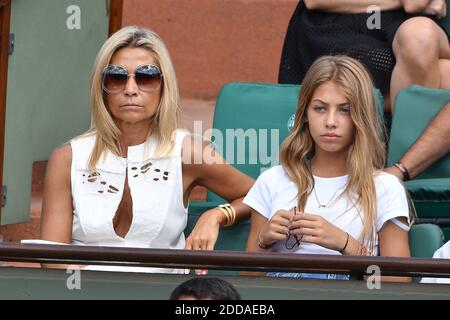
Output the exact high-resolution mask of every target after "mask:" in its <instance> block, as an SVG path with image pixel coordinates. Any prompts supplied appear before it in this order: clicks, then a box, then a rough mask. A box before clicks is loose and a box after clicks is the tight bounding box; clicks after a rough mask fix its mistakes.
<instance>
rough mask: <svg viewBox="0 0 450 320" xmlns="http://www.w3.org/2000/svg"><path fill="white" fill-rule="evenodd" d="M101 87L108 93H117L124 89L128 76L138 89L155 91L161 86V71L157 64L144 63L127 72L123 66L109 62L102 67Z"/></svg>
mask: <svg viewBox="0 0 450 320" xmlns="http://www.w3.org/2000/svg"><path fill="white" fill-rule="evenodd" d="M102 74H103V79H102V87H103V90H105V91H106V92H108V93H118V92H121V91H123V90H124V89H125V86H126V85H127V82H128V77H134V80H135V81H136V84H137V86H138V88H139V90H142V91H145V92H155V91H158V90H159V88H160V87H161V78H162V73H161V69H160V68H159V67H158V66H155V65H153V64H146V65H142V66H139V67H137V68H136V70H135V71H134V73H128V70H127V69H126V68H125V67H122V66H119V65H115V64H110V65H108V66H106V67H105V69H103V73H102Z"/></svg>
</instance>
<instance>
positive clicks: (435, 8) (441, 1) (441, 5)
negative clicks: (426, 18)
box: [422, 0, 447, 19]
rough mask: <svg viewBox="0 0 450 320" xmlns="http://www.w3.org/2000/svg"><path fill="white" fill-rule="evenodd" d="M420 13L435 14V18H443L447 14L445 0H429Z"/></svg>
mask: <svg viewBox="0 0 450 320" xmlns="http://www.w3.org/2000/svg"><path fill="white" fill-rule="evenodd" d="M422 13H424V14H426V15H431V16H435V17H436V18H437V19H442V18H445V17H446V16H447V1H446V0H431V2H430V3H429V4H428V6H427V7H426V8H425V10H424V11H423V12H422Z"/></svg>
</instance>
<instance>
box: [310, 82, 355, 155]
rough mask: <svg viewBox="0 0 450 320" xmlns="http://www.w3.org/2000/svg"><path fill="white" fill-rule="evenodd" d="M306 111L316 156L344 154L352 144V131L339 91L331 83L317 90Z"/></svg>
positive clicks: (352, 126) (345, 100) (342, 92)
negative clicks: (319, 153) (318, 154)
mask: <svg viewBox="0 0 450 320" xmlns="http://www.w3.org/2000/svg"><path fill="white" fill-rule="evenodd" d="M307 108H308V109H307V121H308V124H309V131H310V133H311V136H312V138H313V140H314V142H315V148H316V153H317V152H321V151H323V152H326V153H342V152H347V151H348V149H349V148H350V146H351V144H352V143H353V138H354V135H355V127H354V124H353V121H352V118H351V117H350V105H349V101H348V100H347V98H346V97H345V95H344V91H343V90H342V89H341V87H340V86H338V85H337V84H336V83H335V82H333V81H327V82H325V83H323V84H322V85H320V86H318V87H317V88H316V90H315V91H314V94H313V96H312V98H311V101H310V103H309V105H308V107H307Z"/></svg>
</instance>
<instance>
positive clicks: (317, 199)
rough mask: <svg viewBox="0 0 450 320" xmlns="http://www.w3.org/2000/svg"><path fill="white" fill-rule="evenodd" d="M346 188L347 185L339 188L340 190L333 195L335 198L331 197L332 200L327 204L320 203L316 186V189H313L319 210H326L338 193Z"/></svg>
mask: <svg viewBox="0 0 450 320" xmlns="http://www.w3.org/2000/svg"><path fill="white" fill-rule="evenodd" d="M345 186H346V184H344V185H343V186H342V187H340V188H338V189H337V190H336V191H335V192H334V193H333V196H332V197H331V199H330V200H329V201H328V202H327V203H326V204H322V203H320V201H319V198H318V197H317V193H316V186H314V188H313V191H314V196H315V197H316V201H317V204H318V205H319V209H320V208H326V207H327V206H328V205H329V204H330V203H331V201H333V199H334V196H335V195H336V193H337V192H338V191H339V190H341V189H342V188H344V187H345Z"/></svg>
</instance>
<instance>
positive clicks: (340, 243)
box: [290, 213, 347, 251]
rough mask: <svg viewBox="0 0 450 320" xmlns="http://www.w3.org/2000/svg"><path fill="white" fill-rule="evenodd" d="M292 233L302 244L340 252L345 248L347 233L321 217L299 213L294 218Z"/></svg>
mask: <svg viewBox="0 0 450 320" xmlns="http://www.w3.org/2000/svg"><path fill="white" fill-rule="evenodd" d="M290 232H291V233H292V234H293V235H296V236H297V237H298V238H300V237H302V240H301V241H302V242H308V243H315V244H317V245H320V246H322V247H325V248H328V249H331V250H336V251H340V250H342V249H343V248H344V246H345V243H346V240H347V233H346V232H345V231H343V230H341V229H339V228H338V227H336V226H335V225H334V224H332V223H330V222H328V221H327V220H326V219H324V218H323V217H321V216H318V215H315V214H309V213H299V214H296V215H294V216H293V217H292V221H291V224H290Z"/></svg>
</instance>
